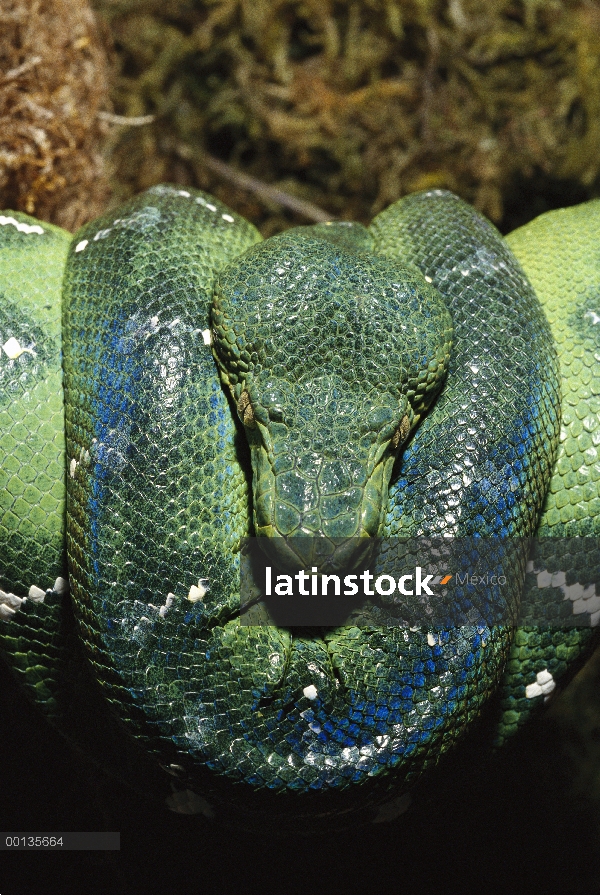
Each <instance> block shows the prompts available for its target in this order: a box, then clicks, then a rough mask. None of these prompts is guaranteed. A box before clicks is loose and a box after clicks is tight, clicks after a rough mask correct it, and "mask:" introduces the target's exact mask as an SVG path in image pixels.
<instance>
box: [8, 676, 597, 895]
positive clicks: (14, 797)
mask: <svg viewBox="0 0 600 895" xmlns="http://www.w3.org/2000/svg"><path fill="white" fill-rule="evenodd" d="M576 684H577V681H576V682H575V685H576ZM571 686H572V687H573V685H571ZM570 698H571V697H570V691H569V690H567V691H566V692H565V694H563V695H562V697H561V701H564V700H569V699H570ZM571 699H575V700H576V699H577V688H576V686H575V696H574V697H572V698H571ZM553 715H556V712H553V713H552V715H550V716H549V715H548V714H546V715H545V716H544V717H543V718H542V719H541V720H539V721H538V722H534V723H533V724H532V725H531V726H530V728H528V730H527V731H526V735H524V736H519V737H518V738H517V739H516V740H514V741H513V742H512V743H510V744H509V745H508V746H507V747H505V748H504V750H503V751H502V753H501V754H500V755H499V756H498V757H497V758H496V759H495V760H494V761H493V762H491V763H489V764H487V765H480V762H479V757H478V755H477V753H476V746H473V745H472V744H466V747H465V748H463V750H461V752H460V756H457V757H456V759H454V758H452V759H451V760H450V761H449V762H447V763H446V766H445V767H444V769H443V773H441V774H439V776H437V777H436V776H435V775H434V777H433V779H432V780H430V781H429V782H428V783H427V785H426V786H425V787H422V788H421V789H418V790H417V791H416V793H415V796H414V802H413V805H412V807H411V809H410V810H409V811H408V812H407V814H405V815H403V816H402V817H400V818H398V819H397V820H396V821H393V822H391V823H388V824H378V825H371V826H370V827H364V828H361V829H356V830H350V831H347V832H344V833H332V834H330V835H327V834H325V835H323V834H321V835H319V836H317V837H300V836H295V837H287V838H278V837H276V836H274V835H273V834H272V833H265V832H261V831H260V830H258V829H257V830H256V831H255V832H253V833H248V832H231V831H229V830H225V829H221V828H219V827H218V826H216V825H215V824H214V823H211V822H209V821H207V820H205V819H204V818H203V817H199V816H180V815H176V814H173V813H171V812H169V811H167V810H163V809H162V808H160V807H158V806H156V805H155V804H153V803H150V802H147V801H146V800H145V799H143V798H142V797H140V796H138V795H137V794H135V793H133V792H132V791H130V790H129V789H128V788H126V787H124V786H122V785H121V784H120V783H118V782H115V781H114V780H112V779H111V778H109V777H107V776H104V774H103V773H102V772H100V771H98V770H96V769H95V768H93V767H91V766H89V765H87V764H84V763H82V762H81V760H80V759H78V758H77V756H75V755H74V753H73V752H72V751H71V749H70V747H69V746H68V745H67V744H66V743H65V742H64V741H63V740H62V738H61V737H60V736H59V735H58V734H56V733H55V732H54V731H53V730H51V729H50V728H49V727H48V726H47V725H46V723H45V721H44V720H43V719H42V718H41V717H40V716H38V714H37V711H36V710H35V709H33V708H32V707H30V706H29V704H28V703H26V702H23V699H22V695H21V693H20V692H19V691H18V689H17V687H16V685H15V684H14V683H13V680H12V678H11V676H10V675H9V673H8V672H6V671H5V669H4V668H2V670H1V675H0V717H1V718H2V732H1V734H0V755H1V765H0V767H1V776H2V784H1V795H0V829H1V830H2V831H5V832H15V833H16V832H21V833H24V832H43V831H47V832H60V831H103V830H105V831H117V832H120V834H121V850H120V851H119V852H116V851H115V852H100V851H97V852H69V853H66V852H64V853H62V854H56V853H52V854H45V853H41V852H29V853H14V852H13V853H9V852H6V851H4V852H2V854H1V855H0V882H1V889H0V890H1V892H2V895H26V893H37V892H50V891H57V892H61V893H65V895H70V893H84V892H85V893H96V892H98V893H100V892H107V893H113V892H114V893H129V892H144V893H146V892H161V893H162V892H164V893H167V892H181V893H182V895H183V893H188V892H202V893H211V892H215V893H217V892H218V893H228V892H237V891H240V892H243V891H256V892H260V893H265V895H267V893H271V892H272V893H276V892H277V893H279V892H282V893H284V892H285V893H294V892H313V891H314V892H317V891H318V892H320V893H321V892H322V893H338V892H344V893H354V892H356V893H363V892H364V893H370V892H374V893H384V892H403V893H404V892H406V893H413V892H414V893H419V895H427V893H430V892H431V893H437V892H441V893H462V892H471V891H481V892H485V893H496V892H497V893H508V892H511V893H521V892H522V893H531V892H535V893H537V892H540V893H546V892H547V893H574V895H584V893H586V895H587V893H595V892H599V891H600V882H599V881H600V849H599V848H598V844H599V843H598V820H599V817H598V814H599V812H598V807H597V804H595V803H594V801H593V800H592V799H591V798H590V796H589V794H588V795H586V793H585V792H583V791H581V789H582V787H581V785H579V784H578V781H580V778H581V774H580V771H581V769H580V768H579V767H578V763H577V761H576V760H575V758H574V750H573V745H574V741H573V734H572V733H571V732H570V730H569V728H568V726H565V724H564V723H562V722H561V719H560V717H559V718H558V719H557V718H556V717H553ZM9 719H10V723H7V721H8V720H9ZM596 736H597V734H596ZM575 751H577V750H576V749H575ZM578 790H579V791H578Z"/></svg>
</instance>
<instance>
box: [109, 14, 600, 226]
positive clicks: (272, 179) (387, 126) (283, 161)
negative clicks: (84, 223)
mask: <svg viewBox="0 0 600 895" xmlns="http://www.w3.org/2000/svg"><path fill="white" fill-rule="evenodd" d="M95 7H96V9H97V11H98V13H99V15H100V17H101V19H102V21H103V22H105V23H106V25H107V26H108V29H109V31H110V34H111V35H112V38H113V40H114V48H115V53H116V55H115V65H116V67H115V76H114V78H113V81H112V83H113V87H112V93H111V97H112V102H113V103H114V106H115V109H116V111H118V112H121V113H123V114H126V115H131V116H139V115H147V114H153V115H155V116H156V117H155V121H154V122H153V123H152V124H150V125H146V126H143V127H141V128H138V129H135V128H129V129H128V130H127V131H121V132H120V133H118V134H114V135H113V136H114V137H115V138H116V139H115V142H114V143H113V148H112V159H113V162H114V163H115V171H116V173H117V179H118V184H119V193H121V194H126V193H129V192H132V193H135V192H138V191H139V190H141V189H144V188H145V187H147V186H149V185H151V184H153V183H155V182H157V181H158V180H164V179H167V180H173V179H175V180H177V181H178V182H183V183H190V184H195V185H199V186H201V187H204V188H207V189H209V190H210V191H212V192H214V193H216V194H217V195H218V196H219V198H222V199H223V200H224V201H226V202H229V203H230V204H233V205H234V206H235V207H236V208H237V209H238V210H239V211H241V212H242V213H243V214H245V215H247V216H248V217H250V218H251V219H252V220H253V221H254V222H258V223H259V225H260V226H261V229H262V231H263V233H264V234H269V233H272V232H274V231H276V230H279V229H282V228H284V227H286V226H288V225H289V224H291V223H295V222H297V219H298V218H297V216H294V215H293V214H291V213H289V212H287V211H282V210H281V209H280V208H277V206H276V205H273V204H271V205H269V203H268V201H266V200H265V199H260V198H257V196H258V194H256V193H255V194H254V195H253V194H251V193H249V192H247V191H240V190H239V189H238V188H236V186H235V184H234V183H232V182H231V181H228V180H227V178H226V177H224V176H221V175H218V174H215V172H214V170H212V169H211V166H210V163H209V162H208V163H207V158H206V155H207V153H208V154H210V155H212V156H216V157H218V158H219V159H221V160H224V161H226V162H229V163H230V164H231V165H232V166H233V167H234V168H236V169H240V170H242V171H244V172H245V173H246V174H249V175H252V176H254V177H255V178H257V179H259V180H260V181H263V182H265V183H268V184H270V185H275V186H277V187H278V188H279V189H281V190H283V191H285V192H287V193H290V194H291V195H293V196H295V197H298V198H301V199H304V200H307V201H309V202H311V203H313V204H314V205H316V206H318V207H320V208H322V209H324V210H326V211H327V212H328V213H329V215H335V216H339V217H342V218H346V219H352V220H360V221H363V222H366V221H369V220H370V219H371V217H372V216H373V215H374V214H375V213H377V212H378V211H380V210H381V209H382V208H384V207H386V206H387V205H389V204H390V203H391V202H393V201H394V200H395V199H397V198H398V197H399V196H401V195H403V194H405V193H409V192H413V191H415V190H419V189H424V188H428V187H446V188H448V189H452V190H454V191H455V192H457V193H459V194H460V195H461V196H462V197H463V198H464V199H466V200H467V201H469V202H471V203H472V204H474V205H475V206H476V207H477V208H478V209H479V210H480V211H483V212H484V213H485V214H486V215H488V216H489V217H490V218H491V219H492V220H493V221H494V222H496V223H498V224H500V225H501V226H502V228H503V229H504V230H510V229H513V228H514V226H516V225H518V224H520V223H523V222H524V221H525V220H526V219H528V218H529V217H533V216H535V214H537V213H539V212H540V211H542V210H545V209H546V208H548V207H552V206H554V205H563V204H572V203H574V202H577V201H582V200H583V199H585V198H587V197H590V196H593V195H596V194H597V193H598V189H599V174H600V7H599V6H598V4H597V3H593V2H585V0H584V2H582V0H549V2H548V0H542V2H539V0H495V2H494V3H480V2H478V0H449V2H446V0H444V2H439V0H401V2H398V0H276V2H273V0H207V2H197V0H196V2H194V0H176V2H170V3H169V4H164V3H162V2H158V0H95Z"/></svg>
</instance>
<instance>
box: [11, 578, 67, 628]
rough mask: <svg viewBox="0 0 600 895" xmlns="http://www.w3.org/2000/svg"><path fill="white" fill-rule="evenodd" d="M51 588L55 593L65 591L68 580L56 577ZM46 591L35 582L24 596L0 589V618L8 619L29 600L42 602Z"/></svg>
mask: <svg viewBox="0 0 600 895" xmlns="http://www.w3.org/2000/svg"><path fill="white" fill-rule="evenodd" d="M52 590H53V591H54V592H55V593H57V594H64V593H67V592H68V590H69V582H68V581H67V580H66V578H57V579H56V581H55V582H54V587H53V588H52ZM45 596H46V591H45V590H42V588H41V587H38V586H37V585H36V584H32V585H31V587H30V588H29V592H28V594H27V596H26V597H18V596H17V595H16V594H12V593H7V592H6V591H3V590H0V618H3V619H9V618H12V617H13V615H15V613H16V612H17V610H18V609H20V608H21V606H22V605H23V603H26V602H27V600H30V601H31V602H32V603H43V602H44V598H45Z"/></svg>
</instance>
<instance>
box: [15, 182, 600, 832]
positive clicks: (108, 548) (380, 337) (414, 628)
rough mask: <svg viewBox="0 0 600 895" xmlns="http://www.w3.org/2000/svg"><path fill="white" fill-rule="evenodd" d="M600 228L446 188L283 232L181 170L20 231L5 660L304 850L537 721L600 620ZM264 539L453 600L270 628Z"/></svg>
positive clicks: (121, 741)
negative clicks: (505, 227) (252, 548)
mask: <svg viewBox="0 0 600 895" xmlns="http://www.w3.org/2000/svg"><path fill="white" fill-rule="evenodd" d="M599 225H600V203H598V202H590V203H587V204H585V205H583V206H578V207H576V208H572V209H563V210H561V211H558V212H552V213H549V214H547V215H543V216H541V217H540V218H538V219H536V220H535V221H533V222H532V223H531V224H529V225H527V226H526V227H524V228H521V229H520V230H518V231H516V232H515V233H513V234H511V235H510V236H509V237H507V238H506V239H503V238H502V237H501V236H500V234H499V233H498V232H497V231H496V230H495V228H494V227H493V226H492V225H491V224H490V223H489V222H488V221H486V220H485V219H484V218H482V217H481V216H480V215H479V214H478V213H477V212H475V211H474V210H473V209H472V208H470V207H469V206H468V205H467V204H466V203H464V202H462V201H461V200H460V199H458V198H457V197H455V196H453V195H452V194H451V193H448V192H445V191H441V190H432V191H428V192H425V193H418V194H415V195H413V196H408V197H406V198H404V199H401V200H399V201H398V202H396V203H394V204H393V205H392V206H390V208H388V209H386V210H384V211H383V212H381V213H380V214H379V215H378V216H377V217H376V218H375V220H374V221H373V222H372V224H371V225H370V226H369V227H364V226H362V225H361V224H356V223H351V222H341V223H340V222H335V223H326V224H318V225H315V226H312V227H296V228H293V229H291V230H288V231H286V232H285V233H282V234H278V235H276V236H274V237H271V238H270V239H267V240H262V239H261V237H260V235H259V234H258V232H257V231H256V229H255V228H254V227H253V226H252V225H251V224H250V223H249V222H247V221H245V220H244V219H243V218H241V217H240V216H239V215H237V214H236V213H235V212H233V211H232V210H230V209H228V208H227V207H226V206H224V205H223V204H222V203H220V202H219V201H218V200H217V199H215V198H213V197H211V196H209V195H208V194H206V193H203V192H201V191H199V190H194V189H192V188H185V189H184V188H179V187H175V186H169V185H161V186H157V187H153V188H151V189H150V190H148V191H147V192H146V193H144V194H143V195H141V196H138V197H136V198H134V199H132V200H130V201H129V202H127V203H126V204H125V205H123V206H122V207H121V208H119V209H117V210H115V211H110V212H108V213H107V214H106V215H104V216H103V217H102V218H101V219H99V220H97V221H93V222H91V223H90V224H87V225H86V226H85V227H83V228H82V229H81V230H80V231H79V232H78V233H76V234H75V235H74V236H73V237H71V235H70V234H67V233H65V232H64V231H62V230H60V229H59V228H57V227H54V226H52V225H50V224H45V223H42V222H39V221H36V220H35V219H34V218H31V217H29V216H27V215H24V214H22V213H19V212H5V213H3V214H2V215H0V652H1V654H2V655H3V657H4V659H5V660H6V661H7V662H8V663H9V665H10V667H11V668H12V669H13V671H14V673H15V675H16V676H17V678H18V679H19V680H20V681H21V683H22V684H23V686H24V689H25V691H26V692H27V694H28V695H29V697H30V698H32V699H33V700H34V701H35V702H36V704H37V705H38V706H39V707H40V709H41V710H42V711H43V712H44V713H45V715H46V716H47V717H48V719H49V721H50V722H51V723H53V724H55V725H56V726H57V727H58V729H59V730H61V731H62V732H63V733H64V734H65V735H66V736H67V737H68V739H69V740H70V741H72V742H73V743H75V744H76V745H77V746H79V748H81V749H82V750H84V751H85V752H86V754H88V755H89V756H90V757H91V758H92V760H94V761H96V762H97V763H98V764H100V765H102V766H106V767H107V768H109V769H110V770H111V772H112V773H115V774H117V775H118V776H120V777H121V778H122V779H123V780H125V781H126V782H128V783H129V784H130V785H132V786H134V787H135V788H136V789H138V790H140V791H143V792H146V793H147V794H148V795H150V796H151V797H153V798H158V799H160V800H161V801H163V802H165V801H166V804H167V805H168V807H170V808H171V809H172V810H175V811H179V812H183V813H192V814H193V813H195V814H199V815H201V816H202V817H204V818H211V819H212V818H214V819H215V821H217V822H222V823H224V824H229V825H231V826H242V827H244V826H245V827H247V828H248V827H254V826H256V825H257V824H258V825H261V826H263V827H270V828H272V829H277V830H279V831H286V830H305V831H309V832H310V831H315V830H318V829H321V828H326V829H330V828H331V826H332V825H333V826H336V825H338V826H344V825H347V824H350V825H352V826H355V825H357V824H360V823H369V822H375V821H376V822H383V821H388V820H392V819H393V818H394V817H396V816H398V815H399V814H401V813H402V812H403V811H404V810H405V809H406V808H407V806H408V804H409V795H408V793H409V790H411V789H412V787H413V786H414V785H415V783H416V782H417V781H418V779H419V778H420V777H421V776H422V775H423V774H424V773H426V772H428V770H429V769H430V768H432V767H433V766H435V765H436V764H437V763H438V761H439V760H440V758H441V756H442V755H443V754H444V753H445V752H447V751H448V750H449V749H450V748H451V747H453V746H454V745H455V743H457V742H458V741H459V740H460V739H461V738H462V737H463V736H464V734H465V733H466V731H467V730H469V729H470V728H471V727H472V726H473V723H474V722H475V720H476V719H478V718H480V717H482V716H483V715H485V716H486V718H487V723H486V726H485V733H484V734H483V737H484V740H485V743H484V746H483V747H482V748H484V749H485V750H487V749H489V748H491V746H492V744H496V745H498V744H500V743H501V742H502V741H503V740H504V739H506V738H507V737H508V736H509V735H511V734H512V733H514V731H515V730H517V728H518V727H520V726H521V725H522V724H524V723H525V722H526V720H527V719H528V718H529V717H530V716H531V715H532V714H533V713H534V710H535V709H536V708H537V706H538V705H541V704H543V703H544V701H545V700H547V699H548V698H549V697H550V695H551V694H552V693H553V692H554V691H555V690H556V688H557V685H558V684H561V683H562V682H564V681H566V680H567V679H568V677H569V675H570V674H572V673H573V669H574V668H575V667H576V666H577V663H578V662H581V661H582V660H583V658H585V655H586V653H587V651H589V650H590V648H591V647H592V645H593V643H594V642H595V631H596V628H597V625H598V622H599V621H600V585H598V580H599V577H600V576H599V574H598V573H599V571H600V549H599V546H598V535H599V533H600V522H599V519H600V495H599V493H598V490H599V484H598V483H599V482H600V464H599V462H598V445H599V444H600V421H599V420H600V374H599V361H600V326H599V325H598V323H599V321H600V307H599V306H598V295H599V294H600V290H599V289H598V282H599V273H600V271H599V270H598V267H597V236H596V234H597V232H598V229H599ZM255 537H257V538H258V541H259V542H260V543H261V544H262V545H263V546H265V547H266V548H268V549H267V551H266V558H267V559H266V561H272V562H273V565H274V567H275V566H277V567H278V568H279V569H280V570H284V571H287V572H289V573H290V574H292V573H298V572H299V571H302V570H306V571H307V573H309V572H310V571H311V569H312V568H313V567H314V568H316V567H318V569H319V571H320V572H326V573H327V574H330V575H333V576H334V577H335V576H336V575H338V576H342V577H343V575H344V574H345V573H346V572H354V573H356V572H357V571H358V570H359V569H361V568H364V567H365V564H368V565H369V568H370V569H372V570H373V576H374V579H376V580H378V581H379V582H386V581H387V582H388V583H389V582H390V581H391V582H392V584H394V583H395V581H397V580H398V581H399V580H400V579H399V573H398V571H397V570H398V569H399V568H400V565H399V563H400V561H401V560H402V563H404V565H403V566H402V568H405V567H406V563H408V568H409V570H413V571H414V570H415V569H416V568H417V567H418V568H419V570H420V571H419V575H421V567H423V576H426V574H428V573H429V569H428V567H426V566H427V564H426V562H425V561H424V560H422V559H419V556H423V553H422V552H421V553H419V551H423V549H424V545H425V544H427V545H429V548H431V549H430V553H429V554H428V555H427V557H428V562H429V561H431V563H433V565H432V567H431V568H432V569H433V568H434V566H435V569H436V570H437V572H436V577H434V572H433V571H431V572H430V574H431V577H430V578H426V580H427V581H431V582H432V586H433V587H434V591H433V596H432V595H431V594H429V593H428V592H429V587H428V588H427V589H422V593H420V594H416V593H415V594H412V593H410V591H402V587H401V588H399V589H400V591H401V592H403V593H404V595H405V596H406V600H405V602H404V603H403V604H402V605H401V609H400V610H398V605H397V604H396V603H394V600H392V598H391V597H390V592H389V588H388V590H387V591H386V590H385V588H383V585H382V587H381V588H379V590H378V594H377V595H374V596H373V599H369V598H367V599H364V600H362V599H361V600H360V601H358V602H357V603H356V605H354V604H353V605H352V606H351V607H350V609H349V615H348V617H347V618H346V619H345V620H344V621H343V623H339V624H338V623H335V624H330V623H329V622H324V623H323V624H319V625H318V626H315V625H314V623H312V622H311V623H310V624H308V626H307V625H306V624H304V623H299V624H287V625H284V624H277V623H275V620H274V618H275V617H274V615H273V614H272V613H273V608H272V606H271V605H270V604H269V602H268V600H267V599H266V595H265V594H263V592H262V590H261V586H260V582H259V581H257V579H256V577H254V578H253V577H252V576H253V575H255V572H253V571H252V569H251V570H250V572H249V573H247V567H246V566H245V565H244V562H245V559H244V557H245V553H244V550H245V548H244V544H246V543H247V540H246V539H248V538H250V539H253V538H255ZM534 537H535V542H534V543H535V549H534V552H533V553H532V554H529V552H528V548H529V544H530V542H531V539H532V538H534ZM432 544H433V545H435V550H436V551H437V553H435V554H434V552H433V547H431V545H432ZM440 545H441V546H440ZM467 545H468V547H467ZM490 545H491V546H490ZM415 551H416V552H415ZM434 555H435V556H437V558H438V559H437V560H436V562H437V565H435V562H434V560H433V559H432V557H433V556H434ZM442 560H443V561H442ZM484 560H485V562H486V563H487V566H486V567H485V569H484V568H483V566H482V565H481V564H482V563H483V561H484ZM444 563H446V565H444ZM478 563H479V565H478ZM244 576H246V577H244ZM248 576H249V578H248ZM409 577H410V576H409ZM67 579H68V584H67ZM246 579H248V580H249V581H250V584H249V587H250V591H249V593H250V598H249V599H247V601H246V602H245V603H244V599H245V597H244V595H243V594H242V604H241V603H240V595H241V584H240V582H241V581H242V582H244V581H246ZM405 580H408V579H405ZM419 580H421V579H419ZM424 580H425V579H424ZM244 586H245V585H244ZM316 586H317V585H315V587H316ZM242 590H243V588H242ZM311 596H312V595H311ZM317 596H318V595H317ZM240 613H241V614H240Z"/></svg>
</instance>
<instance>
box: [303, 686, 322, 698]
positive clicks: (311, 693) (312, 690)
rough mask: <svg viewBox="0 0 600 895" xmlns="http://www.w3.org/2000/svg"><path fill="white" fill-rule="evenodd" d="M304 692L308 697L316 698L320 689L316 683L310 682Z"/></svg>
mask: <svg viewBox="0 0 600 895" xmlns="http://www.w3.org/2000/svg"><path fill="white" fill-rule="evenodd" d="M302 692H303V693H304V695H305V696H306V698H307V699H316V698H317V694H318V692H319V691H318V690H317V688H316V687H315V685H314V684H309V685H308V687H305V688H304V690H303V691H302Z"/></svg>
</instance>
